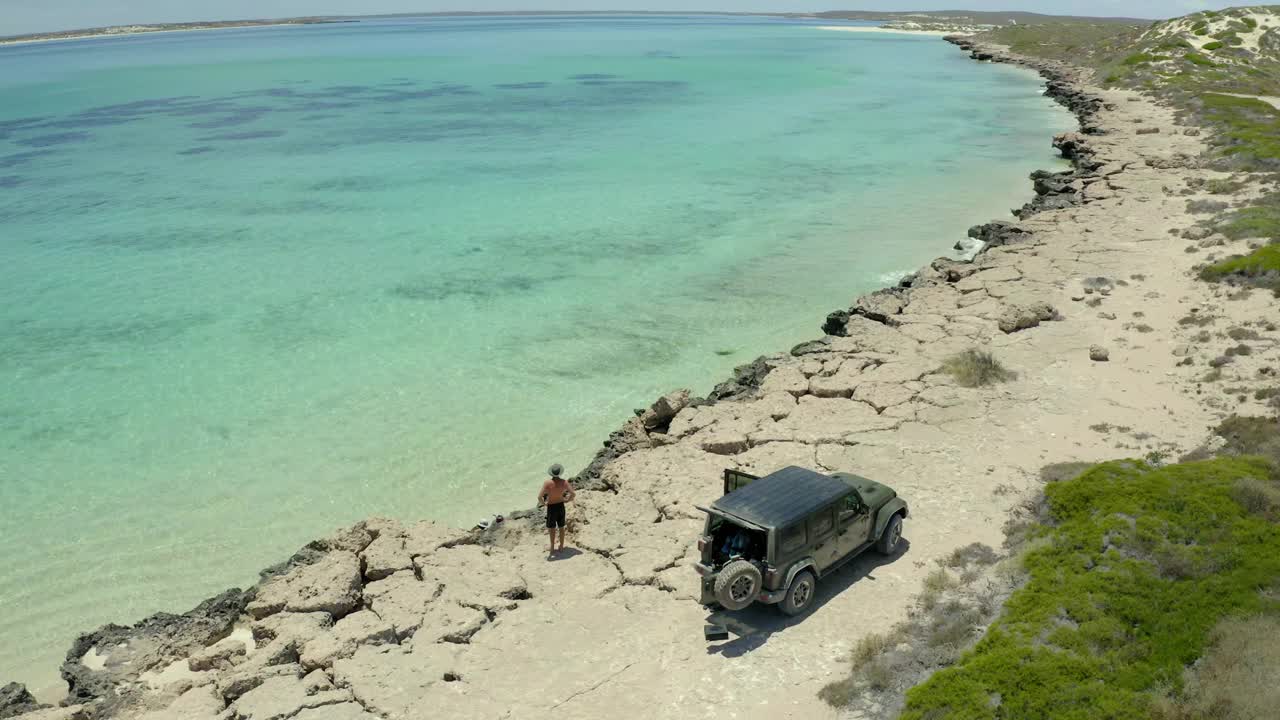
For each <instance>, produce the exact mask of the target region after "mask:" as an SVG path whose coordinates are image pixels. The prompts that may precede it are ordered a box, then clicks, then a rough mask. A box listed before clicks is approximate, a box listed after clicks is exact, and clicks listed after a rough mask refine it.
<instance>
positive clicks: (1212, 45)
mask: <svg viewBox="0 0 1280 720" xmlns="http://www.w3.org/2000/svg"><path fill="white" fill-rule="evenodd" d="M1225 44H1226V43H1224V42H1222V41H1221V40H1214V41H1213V42H1207V43H1205V44H1204V47H1202V48H1200V49H1201V50H1208V51H1209V52H1213V51H1214V50H1220V49H1221V48H1222V47H1223V46H1224V45H1225Z"/></svg>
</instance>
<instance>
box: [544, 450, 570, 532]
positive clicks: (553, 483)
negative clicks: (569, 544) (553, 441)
mask: <svg viewBox="0 0 1280 720" xmlns="http://www.w3.org/2000/svg"><path fill="white" fill-rule="evenodd" d="M547 472H548V473H550V474H551V477H550V478H547V481H546V482H544V483H542V490H540V491H538V507H542V506H543V505H546V506H547V534H548V535H550V536H551V549H550V550H549V552H551V553H554V552H555V551H556V528H559V529H560V549H561V550H563V549H564V504H565V503H567V502H572V501H573V486H572V485H570V484H569V481H568V480H565V479H564V478H563V477H561V475H563V474H564V468H563V467H561V466H560V463H556V464H555V465H552V466H551V468H550V469H549V470H547Z"/></svg>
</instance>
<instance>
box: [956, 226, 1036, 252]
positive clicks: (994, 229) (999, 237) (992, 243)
mask: <svg viewBox="0 0 1280 720" xmlns="http://www.w3.org/2000/svg"><path fill="white" fill-rule="evenodd" d="M1030 235H1031V233H1029V232H1027V231H1026V230H1024V229H1022V228H1021V227H1019V226H1017V225H1015V224H1014V223H1011V222H1006V221H1004V220H992V221H991V222H989V223H986V224H984V225H974V226H973V227H971V228H969V237H971V238H973V239H974V240H981V241H982V242H983V243H984V244H986V245H987V246H988V247H998V246H1000V245H1012V244H1013V243H1017V242H1022V241H1023V240H1026V239H1027V237H1028V236H1030Z"/></svg>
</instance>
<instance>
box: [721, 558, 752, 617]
mask: <svg viewBox="0 0 1280 720" xmlns="http://www.w3.org/2000/svg"><path fill="white" fill-rule="evenodd" d="M763 582H764V578H762V577H761V576H760V569H759V568H757V567H756V566H755V565H752V564H751V563H749V562H747V561H746V560H734V561H733V562H731V563H729V564H728V565H725V566H724V569H722V570H721V571H720V574H719V575H718V576H716V602H718V603H720V605H721V606H723V607H724V609H726V610H741V609H742V608H744V607H746V606H748V605H750V604H751V603H753V602H755V599H756V596H757V595H759V594H760V586H761V585H762V584H763Z"/></svg>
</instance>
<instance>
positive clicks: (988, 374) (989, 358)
mask: <svg viewBox="0 0 1280 720" xmlns="http://www.w3.org/2000/svg"><path fill="white" fill-rule="evenodd" d="M942 370H943V372H945V373H947V374H948V375H950V376H951V377H953V378H955V380H956V384H958V385H960V386H962V387H980V386H982V385H992V384H994V383H998V382H1005V381H1006V380H1012V379H1014V378H1015V377H1017V374H1016V373H1014V372H1013V371H1011V370H1008V369H1007V368H1005V366H1004V365H1001V364H1000V361H999V360H997V359H996V358H995V356H994V355H992V354H991V353H989V352H985V351H982V350H978V349H976V348H970V349H968V350H965V351H964V352H960V353H956V354H955V355H952V356H951V357H949V358H947V359H946V361H944V362H943V363H942Z"/></svg>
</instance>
